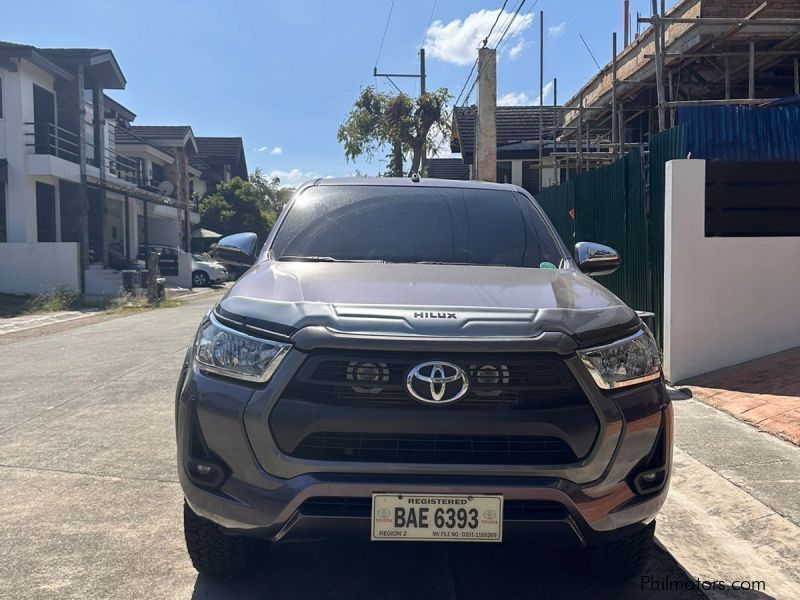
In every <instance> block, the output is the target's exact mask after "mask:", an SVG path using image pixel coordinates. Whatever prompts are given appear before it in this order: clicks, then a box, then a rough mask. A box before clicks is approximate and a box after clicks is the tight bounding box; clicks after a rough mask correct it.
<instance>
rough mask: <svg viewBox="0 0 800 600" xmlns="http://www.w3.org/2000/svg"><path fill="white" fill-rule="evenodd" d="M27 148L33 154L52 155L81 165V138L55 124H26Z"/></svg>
mask: <svg viewBox="0 0 800 600" xmlns="http://www.w3.org/2000/svg"><path fill="white" fill-rule="evenodd" d="M25 128H26V130H25V136H26V138H27V139H28V141H27V142H26V143H25V146H26V147H27V148H29V149H30V150H29V152H32V153H33V154H50V155H51V156H57V157H59V158H63V159H64V160H68V161H70V162H74V163H80V138H79V137H78V134H77V133H75V132H74V131H70V130H69V129H64V128H63V127H59V126H58V125H56V124H55V123H41V122H39V123H31V122H27V123H25Z"/></svg>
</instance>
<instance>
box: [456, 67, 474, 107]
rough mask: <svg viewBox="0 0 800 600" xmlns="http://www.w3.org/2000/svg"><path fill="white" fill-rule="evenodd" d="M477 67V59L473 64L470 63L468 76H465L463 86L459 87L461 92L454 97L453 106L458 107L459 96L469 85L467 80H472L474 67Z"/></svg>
mask: <svg viewBox="0 0 800 600" xmlns="http://www.w3.org/2000/svg"><path fill="white" fill-rule="evenodd" d="M477 66H478V59H477V58H476V59H475V62H474V63H472V68H471V69H470V70H469V75H467V80H466V81H465V82H464V85H463V86H461V91H460V92H459V93H458V96H457V97H456V101H455V102H454V103H453V106H458V101H459V100H461V96H462V94H463V93H464V90H465V89H467V85H469V80H470V79H472V74H473V73H474V72H475V67H477Z"/></svg>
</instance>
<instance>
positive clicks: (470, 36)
mask: <svg viewBox="0 0 800 600" xmlns="http://www.w3.org/2000/svg"><path fill="white" fill-rule="evenodd" d="M499 12H500V9H496V10H486V9H484V10H479V11H478V12H476V13H472V14H471V15H469V16H468V17H467V18H466V19H464V20H463V21H462V20H461V19H454V20H453V21H450V22H449V23H447V24H445V23H443V22H442V21H438V20H437V21H434V22H433V23H431V26H430V27H429V28H428V31H427V32H426V34H425V50H426V52H427V54H428V56H429V57H432V58H438V59H439V60H442V61H444V62H449V63H453V64H456V65H462V66H463V65H468V64H470V63H472V62H473V61H474V60H475V57H476V56H477V54H478V52H477V48H478V46H480V45H482V43H483V38H485V37H486V34H487V33H489V30H490V29H491V27H492V24H493V23H494V22H495V19H496V18H497V15H498V14H499ZM511 16H512V13H510V12H508V11H503V14H502V15H500V19H499V20H498V22H497V25H496V26H495V28H494V31H493V32H492V37H491V38H489V41H488V46H489V47H490V48H494V47H495V45H496V44H497V41H498V40H499V39H500V36H501V35H502V34H503V31H504V30H505V27H506V23H507V21H508V19H510V18H511ZM532 23H533V14H528V15H518V16H517V18H516V21H515V22H514V24H513V25H512V26H511V29H509V35H511V37H512V38H514V37H517V36H519V35H520V34H521V33H522V32H523V31H525V30H526V29H527V28H528V27H530V26H531V24H532ZM520 51H521V49H520Z"/></svg>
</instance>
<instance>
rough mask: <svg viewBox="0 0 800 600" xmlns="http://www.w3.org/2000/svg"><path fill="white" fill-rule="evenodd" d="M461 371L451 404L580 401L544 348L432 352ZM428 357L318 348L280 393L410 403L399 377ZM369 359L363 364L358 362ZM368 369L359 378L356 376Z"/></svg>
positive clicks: (340, 402)
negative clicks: (462, 382) (459, 393)
mask: <svg viewBox="0 0 800 600" xmlns="http://www.w3.org/2000/svg"><path fill="white" fill-rule="evenodd" d="M435 358H436V359H437V360H443V361H447V362H452V363H454V364H457V365H458V366H460V367H461V368H462V369H464V371H465V372H466V373H467V375H468V377H469V380H470V390H469V393H468V394H467V395H466V396H465V397H464V398H462V399H461V400H459V401H457V402H455V403H453V404H452V405H450V408H452V409H455V410H463V409H504V410H514V409H521V410H532V409H537V408H550V407H554V406H570V405H579V404H585V403H586V397H585V395H584V394H583V391H582V390H581V388H580V387H579V386H578V384H577V382H576V381H575V378H574V377H573V376H572V374H571V373H570V371H569V369H567V367H566V365H565V364H564V361H563V360H562V359H561V358H559V357H558V356H555V355H549V354H535V353H527V354H512V355H508V354H506V355H485V354H484V355H472V354H463V355H456V356H452V355H450V356H448V355H437V356H436V357H435ZM426 360H431V357H430V356H429V355H421V354H417V353H400V352H396V353H378V354H375V355H369V356H363V355H356V354H341V353H339V354H336V353H331V354H323V355H317V356H314V357H312V358H310V359H309V360H308V361H306V364H305V365H304V367H303V368H302V369H301V370H300V372H299V373H298V375H297V377H296V378H295V380H294V381H293V382H292V383H291V384H290V385H289V387H288V388H287V390H286V392H285V394H286V395H289V396H291V397H294V398H305V399H309V400H312V401H314V402H318V403H329V404H335V405H337V406H376V405H380V406H391V407H400V408H402V407H413V406H414V405H415V401H414V400H413V399H412V397H411V396H410V395H409V394H408V392H407V390H406V386H405V379H406V376H407V374H408V372H409V371H410V370H411V369H412V368H414V366H416V365H418V364H420V363H421V362H424V361H426ZM362 365H369V367H368V369H363V368H361V366H362ZM362 375H368V376H369V377H366V378H365V379H364V380H359V379H358V378H359V377H360V376H362Z"/></svg>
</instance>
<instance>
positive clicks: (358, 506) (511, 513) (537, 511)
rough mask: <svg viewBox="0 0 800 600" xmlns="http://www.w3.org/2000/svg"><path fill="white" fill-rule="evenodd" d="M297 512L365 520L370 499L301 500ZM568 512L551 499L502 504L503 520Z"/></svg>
mask: <svg viewBox="0 0 800 600" xmlns="http://www.w3.org/2000/svg"><path fill="white" fill-rule="evenodd" d="M300 513H301V514H303V515H305V516H309V517H311V516H313V517H360V518H366V519H368V518H370V516H371V514H372V498H363V497H361V498H353V497H343V496H342V497H340V496H318V497H316V498H309V499H308V500H306V501H305V502H303V504H302V505H301V506H300ZM568 515H569V513H568V512H567V509H566V507H565V506H564V505H563V504H561V503H560V502H555V501H553V500H506V501H505V502H504V503H503V520H505V521H556V520H561V519H565V518H567V516H568Z"/></svg>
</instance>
